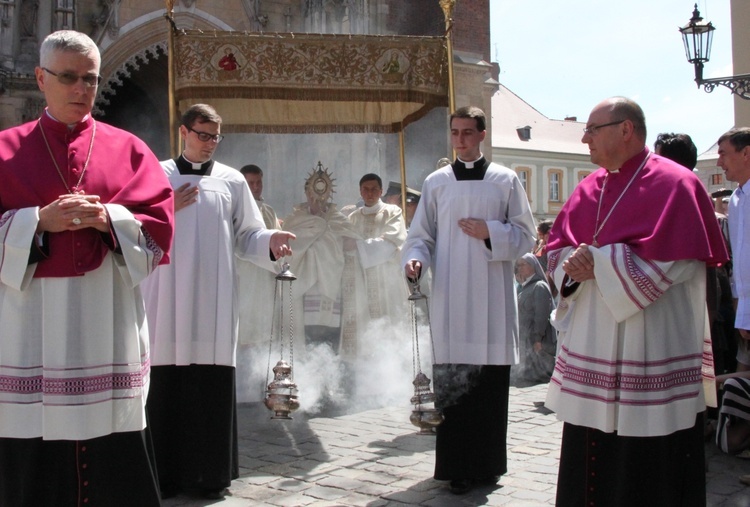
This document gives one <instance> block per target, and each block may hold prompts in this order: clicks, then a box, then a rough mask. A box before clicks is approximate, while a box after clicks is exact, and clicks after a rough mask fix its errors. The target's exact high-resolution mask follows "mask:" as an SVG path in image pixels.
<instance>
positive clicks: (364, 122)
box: [174, 30, 448, 133]
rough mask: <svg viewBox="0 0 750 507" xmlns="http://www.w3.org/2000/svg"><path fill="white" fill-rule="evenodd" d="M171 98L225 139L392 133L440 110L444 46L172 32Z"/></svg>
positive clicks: (434, 40)
mask: <svg viewBox="0 0 750 507" xmlns="http://www.w3.org/2000/svg"><path fill="white" fill-rule="evenodd" d="M174 58H175V99H176V100H177V102H178V106H179V109H180V110H181V111H184V110H186V109H187V108H188V107H189V106H190V105H192V104H195V103H200V102H206V103H210V104H211V105H212V106H214V107H215V108H216V109H217V111H219V113H220V114H221V116H222V119H223V123H222V131H223V132H227V133H233V132H249V133H313V132H315V133H323V132H382V133H392V132H399V131H400V130H401V129H402V128H403V127H404V126H406V125H407V124H409V123H411V122H413V121H416V120H418V119H419V118H421V117H422V116H424V115H425V114H426V113H427V112H428V111H429V110H430V109H432V108H434V107H446V106H448V59H447V51H446V39H445V38H444V37H410V36H374V35H319V34H275V35H259V34H248V33H240V32H219V31H216V32H203V31H200V30H178V31H177V32H176V34H175V38H174Z"/></svg>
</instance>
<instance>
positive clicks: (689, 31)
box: [680, 4, 750, 100]
mask: <svg viewBox="0 0 750 507" xmlns="http://www.w3.org/2000/svg"><path fill="white" fill-rule="evenodd" d="M714 30H716V28H714V26H713V25H712V24H711V22H710V21H709V22H704V21H703V18H702V17H701V13H700V12H698V4H695V10H693V17H692V18H690V21H688V23H687V24H686V25H685V26H683V27H682V28H680V33H681V34H682V41H683V43H684V44H685V56H687V60H688V62H690V63H692V64H693V65H694V66H695V82H696V84H697V85H698V88H700V87H701V85H703V89H704V90H705V91H706V92H709V93H710V92H712V91H714V88H716V87H717V86H719V85H721V86H726V87H727V88H729V89H730V90H731V91H732V93H734V94H735V95H737V96H739V97H742V98H743V99H746V100H750V74H742V75H737V76H730V77H717V78H712V79H703V62H707V61H708V59H709V58H710V57H711V42H712V40H713V32H714Z"/></svg>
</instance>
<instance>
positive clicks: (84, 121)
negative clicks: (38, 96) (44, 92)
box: [44, 109, 89, 130]
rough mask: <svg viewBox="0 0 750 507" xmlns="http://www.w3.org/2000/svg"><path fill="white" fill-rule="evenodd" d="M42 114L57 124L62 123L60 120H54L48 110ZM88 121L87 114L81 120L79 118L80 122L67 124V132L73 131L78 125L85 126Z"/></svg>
mask: <svg viewBox="0 0 750 507" xmlns="http://www.w3.org/2000/svg"><path fill="white" fill-rule="evenodd" d="M44 114H46V115H47V116H49V118H50V119H51V120H55V121H56V122H57V123H62V122H61V121H60V120H58V119H57V118H55V117H54V116H52V114H51V113H50V112H49V109H45V110H44ZM88 120H89V115H88V114H87V115H86V116H84V117H83V118H81V121H79V122H76V123H67V124H66V125H67V126H68V130H73V129H74V128H76V127H77V126H78V125H82V124H86V123H87V122H88Z"/></svg>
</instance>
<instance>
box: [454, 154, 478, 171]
mask: <svg viewBox="0 0 750 507" xmlns="http://www.w3.org/2000/svg"><path fill="white" fill-rule="evenodd" d="M483 158H484V155H482V154H481V153H480V154H479V158H478V159H475V160H472V161H471V162H466V161H465V160H461V159H460V158H459V157H456V162H461V163H462V164H463V165H464V167H465V168H466V169H474V164H476V163H477V162H479V161H480V160H482V159H483ZM480 166H481V164H480Z"/></svg>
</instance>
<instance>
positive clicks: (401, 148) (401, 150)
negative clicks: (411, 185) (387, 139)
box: [398, 122, 406, 219]
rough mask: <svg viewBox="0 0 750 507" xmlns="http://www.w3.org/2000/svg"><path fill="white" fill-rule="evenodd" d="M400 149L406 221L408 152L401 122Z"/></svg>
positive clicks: (403, 205)
mask: <svg viewBox="0 0 750 507" xmlns="http://www.w3.org/2000/svg"><path fill="white" fill-rule="evenodd" d="M398 148H399V156H400V157H401V210H402V211H403V212H404V219H406V152H405V148H404V122H401V128H400V129H399V131H398Z"/></svg>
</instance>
